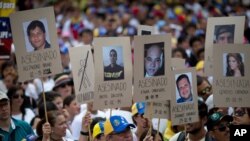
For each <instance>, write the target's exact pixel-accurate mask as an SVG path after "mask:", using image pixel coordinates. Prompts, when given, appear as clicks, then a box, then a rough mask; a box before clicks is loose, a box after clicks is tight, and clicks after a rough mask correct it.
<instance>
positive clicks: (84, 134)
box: [80, 131, 89, 136]
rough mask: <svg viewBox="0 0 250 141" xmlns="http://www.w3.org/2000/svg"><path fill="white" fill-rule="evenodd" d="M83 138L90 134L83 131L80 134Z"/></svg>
mask: <svg viewBox="0 0 250 141" xmlns="http://www.w3.org/2000/svg"><path fill="white" fill-rule="evenodd" d="M80 133H81V134H82V135H83V136H89V132H83V131H81V132H80Z"/></svg>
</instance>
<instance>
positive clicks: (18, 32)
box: [10, 7, 62, 81]
mask: <svg viewBox="0 0 250 141" xmlns="http://www.w3.org/2000/svg"><path fill="white" fill-rule="evenodd" d="M10 21H11V29H12V33H13V40H14V45H15V50H16V60H17V67H18V68H17V69H18V74H19V81H26V80H31V79H34V78H37V77H46V76H50V75H54V74H57V73H60V72H62V65H61V64H62V63H61V57H60V52H59V46H58V43H57V32H56V25H55V17H54V10H53V7H47V8H39V9H34V10H27V11H20V12H16V13H13V14H11V15H10Z"/></svg>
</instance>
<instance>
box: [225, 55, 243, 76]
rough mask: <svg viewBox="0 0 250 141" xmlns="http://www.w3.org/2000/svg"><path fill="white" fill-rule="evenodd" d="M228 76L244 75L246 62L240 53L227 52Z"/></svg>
mask: <svg viewBox="0 0 250 141" xmlns="http://www.w3.org/2000/svg"><path fill="white" fill-rule="evenodd" d="M226 76H234V77H241V76H244V64H243V60H242V57H241V54H240V53H228V54H227V72H226Z"/></svg>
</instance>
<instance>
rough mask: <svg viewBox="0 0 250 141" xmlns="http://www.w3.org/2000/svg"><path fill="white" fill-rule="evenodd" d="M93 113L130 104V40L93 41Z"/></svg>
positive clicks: (103, 39) (107, 39)
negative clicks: (96, 110)
mask: <svg viewBox="0 0 250 141" xmlns="http://www.w3.org/2000/svg"><path fill="white" fill-rule="evenodd" d="M94 50H95V55H94V60H95V94H94V109H104V108H117V107H126V106H127V107H129V106H131V104H132V61H131V46H130V40H129V37H109V38H95V39H94Z"/></svg>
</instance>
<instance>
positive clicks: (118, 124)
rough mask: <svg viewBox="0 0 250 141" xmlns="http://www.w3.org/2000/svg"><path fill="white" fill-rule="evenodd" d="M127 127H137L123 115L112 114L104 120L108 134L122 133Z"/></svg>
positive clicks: (106, 133) (105, 132)
mask: <svg viewBox="0 0 250 141" xmlns="http://www.w3.org/2000/svg"><path fill="white" fill-rule="evenodd" d="M127 127H133V128H135V125H134V124H131V123H128V121H127V120H126V119H125V118H124V117H122V116H118V115H115V116H111V117H110V118H109V119H107V120H106V121H105V122H104V134H105V135H108V134H110V133H112V132H115V133H121V132H123V131H125V130H126V129H127Z"/></svg>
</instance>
